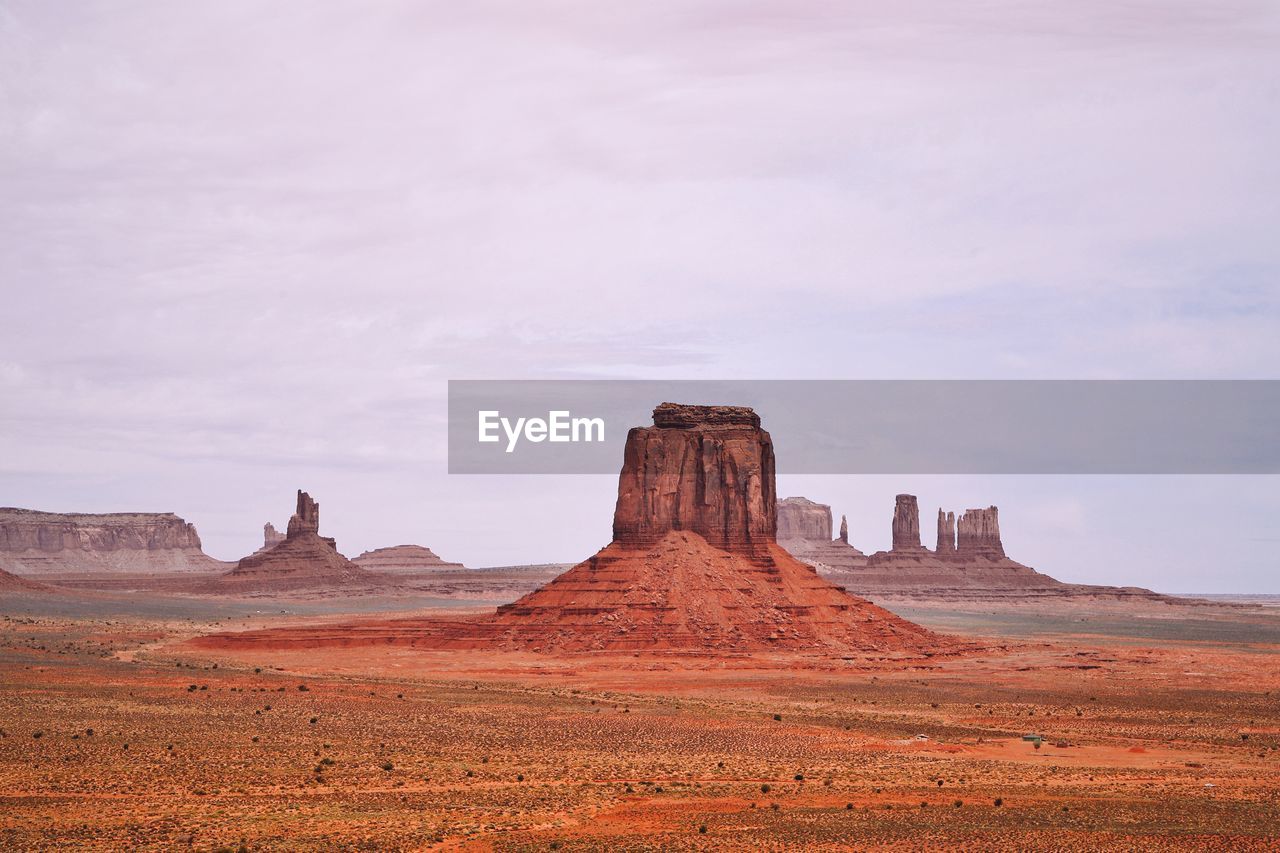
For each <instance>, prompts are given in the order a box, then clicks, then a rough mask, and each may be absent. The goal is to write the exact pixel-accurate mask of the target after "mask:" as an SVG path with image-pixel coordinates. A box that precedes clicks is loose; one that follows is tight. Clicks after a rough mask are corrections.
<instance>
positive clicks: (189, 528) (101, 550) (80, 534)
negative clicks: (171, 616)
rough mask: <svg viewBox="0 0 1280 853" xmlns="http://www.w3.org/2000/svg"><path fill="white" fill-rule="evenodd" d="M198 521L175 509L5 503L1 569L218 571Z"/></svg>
mask: <svg viewBox="0 0 1280 853" xmlns="http://www.w3.org/2000/svg"><path fill="white" fill-rule="evenodd" d="M226 566H227V564H226V563H222V562H220V561H218V560H215V559H213V558H212V557H210V556H208V555H207V554H205V553H204V551H202V550H201V547H200V536H199V535H198V534H197V533H196V529H195V526H194V525H191V524H188V523H187V522H186V521H183V520H182V519H181V518H179V517H178V516H176V515H174V514H173V513H171V512H131V513H126V512H117V513H78V512H76V513H56V512H40V511H37V510H31V509H17V508H15V507H4V508H0V569H3V570H6V571H9V572H11V573H13V574H17V575H30V576H35V577H47V576H53V575H63V574H132V573H156V574H166V573H190V572H214V571H222V570H225V569H226Z"/></svg>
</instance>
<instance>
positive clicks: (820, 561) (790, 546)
mask: <svg viewBox="0 0 1280 853" xmlns="http://www.w3.org/2000/svg"><path fill="white" fill-rule="evenodd" d="M778 544H779V545H781V546H782V547H783V548H785V549H786V550H787V551H788V552H790V553H791V555H792V556H793V557H797V558H799V559H800V560H801V561H803V562H805V563H808V564H809V565H811V566H815V567H816V566H821V567H831V568H840V569H846V568H853V567H855V566H861V565H863V564H864V563H865V562H866V559H867V558H866V555H865V554H863V553H862V552H861V551H859V550H858V549H857V548H855V547H853V546H852V545H850V544H849V522H848V521H847V520H846V519H845V518H844V516H841V517H840V538H839V539H837V540H834V541H833V540H832V539H831V507H829V506H827V505H826V504H820V503H817V502H815V501H811V500H809V499H808V498H798V497H797V498H786V499H785V500H781V501H778Z"/></svg>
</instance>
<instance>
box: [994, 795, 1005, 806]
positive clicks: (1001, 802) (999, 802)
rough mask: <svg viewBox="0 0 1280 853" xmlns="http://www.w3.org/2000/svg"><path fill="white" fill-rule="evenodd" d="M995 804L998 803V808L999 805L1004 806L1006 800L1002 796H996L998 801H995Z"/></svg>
mask: <svg viewBox="0 0 1280 853" xmlns="http://www.w3.org/2000/svg"><path fill="white" fill-rule="evenodd" d="M995 804H996V807H997V808H998V807H1000V806H1003V805H1004V800H1003V799H1002V798H1000V797H996V802H995Z"/></svg>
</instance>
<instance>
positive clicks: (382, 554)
mask: <svg viewBox="0 0 1280 853" xmlns="http://www.w3.org/2000/svg"><path fill="white" fill-rule="evenodd" d="M351 562H353V563H355V564H356V565H357V566H359V567H360V568H362V569H368V570H369V571H373V572H386V573H388V574H393V575H418V574H422V573H424V572H426V573H428V574H430V573H434V572H438V571H440V570H453V569H464V570H467V569H466V567H465V566H464V565H462V563H447V562H445V561H444V560H442V559H440V558H439V557H437V556H436V553H435V552H434V551H432V550H431V549H430V548H425V547H423V546H422V545H393V546H391V547H389V548H375V549H374V550H372V551H365V552H364V553H363V554H361V555H360V556H359V557H356V558H355V559H354V560H352V561H351ZM468 571H469V570H468Z"/></svg>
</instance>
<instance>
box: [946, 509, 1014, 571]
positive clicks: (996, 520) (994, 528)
mask: <svg viewBox="0 0 1280 853" xmlns="http://www.w3.org/2000/svg"><path fill="white" fill-rule="evenodd" d="M955 550H956V553H957V554H960V555H961V556H966V557H969V556H983V557H990V558H992V559H1000V558H1002V557H1004V545H1002V544H1001V542H1000V511H999V510H998V509H996V508H995V507H993V506H989V507H987V508H986V509H967V510H965V511H964V512H963V513H961V514H960V519H959V521H958V522H957V524H956V547H955Z"/></svg>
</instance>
